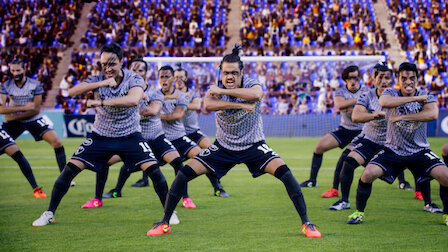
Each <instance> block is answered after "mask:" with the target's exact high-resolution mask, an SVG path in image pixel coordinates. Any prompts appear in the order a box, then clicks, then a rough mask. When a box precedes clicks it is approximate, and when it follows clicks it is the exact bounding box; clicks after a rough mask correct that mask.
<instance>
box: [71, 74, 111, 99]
mask: <svg viewBox="0 0 448 252" xmlns="http://www.w3.org/2000/svg"><path fill="white" fill-rule="evenodd" d="M116 86H117V82H116V81H115V79H114V78H109V79H106V80H102V81H99V82H93V83H87V82H82V83H80V84H78V85H76V86H74V87H72V88H70V89H69V90H68V95H69V96H77V95H80V94H83V93H85V92H89V91H92V90H95V89H97V88H100V87H116Z"/></svg>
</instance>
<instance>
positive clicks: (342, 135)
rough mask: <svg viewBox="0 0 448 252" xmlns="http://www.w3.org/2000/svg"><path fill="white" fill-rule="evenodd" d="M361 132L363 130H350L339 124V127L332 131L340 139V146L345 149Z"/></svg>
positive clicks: (337, 139)
mask: <svg viewBox="0 0 448 252" xmlns="http://www.w3.org/2000/svg"><path fill="white" fill-rule="evenodd" d="M361 132H362V130H349V129H346V128H344V127H342V126H339V127H338V129H336V130H334V131H332V132H330V134H331V135H332V136H334V138H336V141H338V143H339V148H341V149H344V148H345V146H347V145H348V144H349V143H350V142H351V141H352V140H353V139H354V138H355V137H356V136H358V135H359V134H360V133H361Z"/></svg>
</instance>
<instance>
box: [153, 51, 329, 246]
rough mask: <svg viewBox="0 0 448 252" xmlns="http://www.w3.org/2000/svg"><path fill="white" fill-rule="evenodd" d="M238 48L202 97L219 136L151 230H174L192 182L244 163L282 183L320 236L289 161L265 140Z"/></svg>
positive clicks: (256, 90)
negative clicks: (176, 212)
mask: <svg viewBox="0 0 448 252" xmlns="http://www.w3.org/2000/svg"><path fill="white" fill-rule="evenodd" d="M238 54H239V47H238V46H236V47H235V48H234V49H233V50H232V53H231V54H227V55H226V56H224V58H223V59H222V61H221V65H220V70H221V78H222V83H218V86H210V89H209V91H208V92H207V94H206V96H205V98H204V105H205V108H206V109H207V110H209V111H216V113H215V116H216V125H217V132H216V135H217V136H216V141H215V142H214V144H212V145H211V146H210V147H208V148H207V149H204V150H203V151H202V152H201V153H200V154H199V155H198V156H196V157H194V158H193V159H192V160H190V162H188V164H187V165H185V166H184V168H183V169H182V170H180V171H179V172H178V173H177V175H176V178H175V179H174V181H173V183H172V185H171V188H170V191H169V194H168V199H167V201H166V204H165V215H164V217H163V218H162V220H161V221H160V222H157V223H155V224H154V227H153V228H152V229H150V230H149V231H148V233H147V235H148V236H158V235H163V234H166V233H170V232H171V228H170V226H169V224H168V221H169V219H170V216H171V214H172V213H173V211H174V209H175V208H176V205H177V203H178V202H179V200H180V198H181V195H182V192H183V190H184V188H185V186H186V184H187V182H188V181H190V180H192V179H194V178H196V177H197V176H199V175H201V174H204V173H212V174H213V175H214V176H216V177H218V178H221V177H222V176H224V175H225V174H226V173H227V172H228V171H229V170H230V169H231V168H232V167H233V166H235V165H236V164H239V163H244V164H246V165H247V167H248V168H249V171H250V172H251V173H252V176H253V177H258V176H260V175H263V174H264V173H269V174H271V175H273V176H275V177H276V178H278V179H279V180H281V181H282V182H283V184H284V185H285V187H286V190H287V192H288V195H289V197H290V198H291V200H292V202H293V203H294V206H295V208H296V210H297V212H298V213H299V215H300V218H301V220H302V224H303V225H302V232H303V234H304V235H306V236H307V237H313V238H318V237H321V234H320V232H319V231H318V230H317V229H316V226H315V225H314V224H311V223H310V222H309V220H308V216H307V213H306V205H305V200H304V198H303V194H302V191H301V189H300V185H299V183H298V182H297V180H296V179H295V178H294V176H293V175H292V173H291V171H290V170H289V168H288V166H286V164H285V162H284V161H283V160H282V159H281V158H280V156H278V155H277V153H276V152H275V151H273V150H272V149H271V148H269V146H268V145H267V144H266V143H265V140H264V134H263V125H262V124H263V123H262V120H261V110H260V100H261V98H262V96H263V90H262V88H261V86H260V84H259V83H258V82H257V81H256V80H254V79H249V78H247V77H243V75H242V74H243V72H242V70H243V62H242V61H241V60H240V57H239V56H238Z"/></svg>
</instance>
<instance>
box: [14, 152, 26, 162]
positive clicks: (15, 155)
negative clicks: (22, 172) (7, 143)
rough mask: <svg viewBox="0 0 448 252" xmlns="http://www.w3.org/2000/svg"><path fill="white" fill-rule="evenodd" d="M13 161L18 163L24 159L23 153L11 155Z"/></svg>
mask: <svg viewBox="0 0 448 252" xmlns="http://www.w3.org/2000/svg"><path fill="white" fill-rule="evenodd" d="M11 157H12V159H14V161H16V162H18V161H19V160H20V159H22V157H23V153H22V152H21V151H16V152H15V153H14V154H12V155H11Z"/></svg>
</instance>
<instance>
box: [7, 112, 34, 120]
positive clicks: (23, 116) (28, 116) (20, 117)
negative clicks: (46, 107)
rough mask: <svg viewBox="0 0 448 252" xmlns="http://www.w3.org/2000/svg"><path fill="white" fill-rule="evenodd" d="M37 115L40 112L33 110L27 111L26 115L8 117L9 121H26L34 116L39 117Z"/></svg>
mask: <svg viewBox="0 0 448 252" xmlns="http://www.w3.org/2000/svg"><path fill="white" fill-rule="evenodd" d="M37 114H39V111H35V110H32V111H26V112H24V113H21V114H17V115H11V114H9V115H8V121H14V120H22V119H26V118H30V117H32V116H35V115H37Z"/></svg>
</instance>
